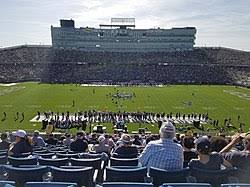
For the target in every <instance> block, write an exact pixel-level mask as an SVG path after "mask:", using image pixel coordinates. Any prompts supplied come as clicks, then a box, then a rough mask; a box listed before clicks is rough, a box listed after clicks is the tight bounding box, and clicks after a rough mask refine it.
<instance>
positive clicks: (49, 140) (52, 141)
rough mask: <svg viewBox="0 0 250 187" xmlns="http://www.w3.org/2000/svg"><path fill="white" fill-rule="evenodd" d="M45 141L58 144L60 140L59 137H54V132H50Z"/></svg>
mask: <svg viewBox="0 0 250 187" xmlns="http://www.w3.org/2000/svg"><path fill="white" fill-rule="evenodd" d="M45 142H46V143H47V144H48V145H56V144H57V142H58V139H57V138H55V137H54V135H53V134H49V136H48V138H47V139H46V140H45Z"/></svg>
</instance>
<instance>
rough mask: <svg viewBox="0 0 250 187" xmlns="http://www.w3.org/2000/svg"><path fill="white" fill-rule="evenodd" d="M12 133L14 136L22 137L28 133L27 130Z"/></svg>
mask: <svg viewBox="0 0 250 187" xmlns="http://www.w3.org/2000/svg"><path fill="white" fill-rule="evenodd" d="M12 134H13V136H17V137H20V138H24V137H25V136H26V135H27V133H26V131H25V130H17V131H14V132H12Z"/></svg>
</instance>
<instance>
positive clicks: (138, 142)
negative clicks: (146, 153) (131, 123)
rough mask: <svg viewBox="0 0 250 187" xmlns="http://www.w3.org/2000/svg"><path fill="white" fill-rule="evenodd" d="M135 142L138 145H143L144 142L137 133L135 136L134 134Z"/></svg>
mask: <svg viewBox="0 0 250 187" xmlns="http://www.w3.org/2000/svg"><path fill="white" fill-rule="evenodd" d="M133 144H134V145H137V146H142V142H141V141H140V137H139V135H135V136H134V141H133Z"/></svg>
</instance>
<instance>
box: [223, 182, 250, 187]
mask: <svg viewBox="0 0 250 187" xmlns="http://www.w3.org/2000/svg"><path fill="white" fill-rule="evenodd" d="M221 187H250V184H242V183H238V184H221Z"/></svg>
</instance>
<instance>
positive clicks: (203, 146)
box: [195, 136, 210, 152]
mask: <svg viewBox="0 0 250 187" xmlns="http://www.w3.org/2000/svg"><path fill="white" fill-rule="evenodd" d="M195 144H196V148H197V151H199V152H208V151H209V150H210V141H209V139H208V138H207V137H204V136H203V137H200V138H198V139H197V140H196V141H195Z"/></svg>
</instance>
